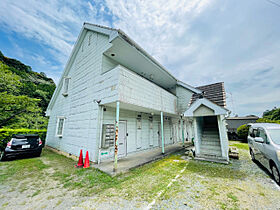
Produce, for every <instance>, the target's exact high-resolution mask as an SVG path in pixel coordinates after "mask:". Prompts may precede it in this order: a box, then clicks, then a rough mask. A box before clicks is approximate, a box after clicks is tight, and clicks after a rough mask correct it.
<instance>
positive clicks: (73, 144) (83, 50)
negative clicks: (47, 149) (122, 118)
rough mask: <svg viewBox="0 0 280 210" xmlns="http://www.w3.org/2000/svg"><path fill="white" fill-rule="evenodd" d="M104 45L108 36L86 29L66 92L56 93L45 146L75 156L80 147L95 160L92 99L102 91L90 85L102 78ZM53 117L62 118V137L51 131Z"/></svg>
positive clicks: (95, 136) (94, 115)
mask: <svg viewBox="0 0 280 210" xmlns="http://www.w3.org/2000/svg"><path fill="white" fill-rule="evenodd" d="M108 46H109V43H108V37H106V36H104V35H101V34H97V33H93V32H87V34H86V36H85V37H84V40H83V43H82V45H81V47H80V49H79V50H78V53H77V55H76V58H75V60H74V63H73V64H72V66H71V68H70V71H69V74H68V76H69V77H70V78H71V79H70V83H69V94H68V96H67V97H64V96H62V94H61V93H59V95H58V97H57V99H56V101H55V104H54V106H53V109H52V110H51V115H50V121H49V125H48V133H47V145H49V146H52V147H55V148H57V149H60V150H63V151H65V152H68V153H71V154H74V155H76V156H78V155H79V152H80V149H84V150H88V151H89V155H90V159H91V160H96V158H97V150H96V149H97V141H96V139H97V135H98V132H97V124H98V123H97V118H98V106H97V105H96V103H95V102H93V99H95V96H96V95H97V96H100V95H102V94H99V93H98V91H99V90H98V89H96V88H95V87H96V86H94V84H98V82H99V81H100V80H101V79H102V77H101V76H100V75H101V66H102V56H103V52H104V50H105V49H106V48H108ZM57 116H65V117H66V120H65V125H64V132H63V137H62V138H58V137H57V136H56V134H55V132H56V121H57ZM84 154H85V151H84Z"/></svg>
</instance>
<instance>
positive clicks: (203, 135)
mask: <svg viewBox="0 0 280 210" xmlns="http://www.w3.org/2000/svg"><path fill="white" fill-rule="evenodd" d="M202 137H209V138H212V137H214V138H219V135H218V134H215V133H213V134H205V133H202Z"/></svg>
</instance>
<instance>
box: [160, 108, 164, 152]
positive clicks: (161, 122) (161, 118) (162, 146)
mask: <svg viewBox="0 0 280 210" xmlns="http://www.w3.org/2000/svg"><path fill="white" fill-rule="evenodd" d="M160 124H161V149H162V154H164V133H163V112H160Z"/></svg>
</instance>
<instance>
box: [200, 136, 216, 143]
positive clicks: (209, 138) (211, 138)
mask: <svg viewBox="0 0 280 210" xmlns="http://www.w3.org/2000/svg"><path fill="white" fill-rule="evenodd" d="M201 141H216V142H220V139H219V138H215V137H202V138H201Z"/></svg>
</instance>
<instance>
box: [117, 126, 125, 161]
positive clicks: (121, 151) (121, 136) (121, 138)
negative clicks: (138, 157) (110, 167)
mask: <svg viewBox="0 0 280 210" xmlns="http://www.w3.org/2000/svg"><path fill="white" fill-rule="evenodd" d="M126 133H127V132H126V121H120V122H119V138H118V143H119V147H118V157H124V156H126V153H127V151H126V148H127V146H126V145H127V142H126V139H127V138H126Z"/></svg>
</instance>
